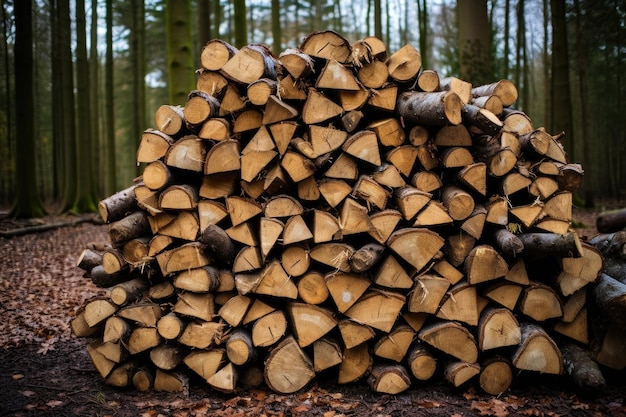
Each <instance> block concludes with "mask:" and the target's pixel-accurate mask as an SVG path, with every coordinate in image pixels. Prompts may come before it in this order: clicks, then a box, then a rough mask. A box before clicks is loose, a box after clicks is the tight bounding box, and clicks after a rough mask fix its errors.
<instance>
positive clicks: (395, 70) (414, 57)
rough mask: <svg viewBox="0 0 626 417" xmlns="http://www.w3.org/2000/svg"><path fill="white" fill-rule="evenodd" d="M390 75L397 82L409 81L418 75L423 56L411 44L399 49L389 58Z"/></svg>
mask: <svg viewBox="0 0 626 417" xmlns="http://www.w3.org/2000/svg"><path fill="white" fill-rule="evenodd" d="M386 64H387V68H389V77H391V79H393V80H394V81H397V82H401V83H402V82H407V81H410V80H412V79H414V78H416V77H417V74H418V73H419V70H420V68H421V67H422V57H421V55H420V53H419V52H418V51H417V49H415V47H414V46H413V45H411V44H406V45H404V46H403V47H402V48H400V49H398V50H397V51H396V52H394V53H393V54H392V55H391V56H390V57H389V58H388V59H387V62H386Z"/></svg>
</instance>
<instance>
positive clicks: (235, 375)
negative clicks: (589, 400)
mask: <svg viewBox="0 0 626 417" xmlns="http://www.w3.org/2000/svg"><path fill="white" fill-rule="evenodd" d="M202 66H203V68H202V69H200V70H199V71H198V78H197V90H194V91H191V92H190V93H189V97H188V101H187V103H186V104H185V106H184V107H178V106H172V105H163V106H161V107H160V108H159V109H158V111H157V112H156V114H155V126H154V128H149V129H147V130H146V131H145V132H144V134H143V136H142V138H141V143H140V145H139V148H138V150H137V162H138V163H143V164H144V170H143V176H142V177H140V178H139V179H138V180H137V182H136V183H134V184H132V185H130V186H129V187H128V188H127V189H125V190H122V191H120V192H118V193H116V194H114V195H112V196H110V197H108V198H106V199H104V200H102V201H101V202H100V205H99V209H100V214H101V215H102V217H103V219H104V220H105V221H106V222H107V223H109V237H110V242H109V243H110V245H109V246H108V247H106V248H100V250H96V249H94V248H86V249H85V250H84V251H83V253H82V255H81V256H80V259H79V262H78V266H79V267H81V268H82V269H83V270H85V271H86V274H85V275H86V277H89V278H90V279H91V280H92V281H93V283H94V284H95V285H97V286H99V287H104V288H110V292H109V296H107V297H101V298H98V299H93V300H89V301H88V302H86V303H85V304H84V306H82V307H81V308H80V309H79V311H78V312H77V315H76V317H75V318H74V319H73V320H72V330H73V332H74V334H75V335H76V336H79V337H88V338H91V339H92V340H93V341H92V342H91V343H90V344H89V345H88V347H87V350H88V352H89V355H90V357H91V359H92V361H93V363H94V365H95V367H96V369H97V370H98V372H99V373H100V375H101V376H102V378H104V380H105V381H106V383H107V384H111V385H114V386H134V387H135V388H136V389H138V390H141V391H147V390H150V389H154V390H163V391H171V392H176V391H183V390H185V389H186V388H187V387H188V383H189V378H190V377H191V376H193V377H194V379H200V380H204V381H206V383H207V384H208V385H209V386H211V387H212V388H214V389H216V390H219V391H222V392H233V391H235V390H236V389H237V388H238V387H250V386H259V385H263V384H265V385H266V386H268V387H269V388H270V389H272V390H274V391H276V392H279V393H291V392H295V391H298V390H300V389H302V388H303V387H305V386H307V384H309V383H310V382H311V381H312V380H313V379H314V378H315V377H316V375H318V374H320V373H323V375H324V378H329V377H330V378H334V379H335V380H336V381H337V382H338V383H340V384H347V383H352V382H355V381H359V380H362V381H367V383H368V384H369V386H370V387H371V389H372V390H373V391H375V392H380V393H390V394H396V393H399V392H402V391H404V390H406V389H408V388H409V387H410V386H411V385H412V384H413V383H414V382H415V381H424V380H428V379H431V378H433V377H434V375H436V374H437V372H436V371H437V370H439V371H440V372H439V375H444V376H445V378H446V379H447V380H448V381H449V382H450V383H451V384H453V385H454V386H459V385H461V384H464V383H466V382H468V381H470V380H473V381H475V382H477V383H479V384H480V386H481V387H482V388H483V390H484V391H485V392H487V393H490V394H499V393H501V392H503V391H505V390H506V389H508V387H509V386H510V384H511V382H512V380H513V376H514V375H515V374H516V373H517V372H518V370H523V371H533V372H538V373H550V374H562V373H565V372H568V373H569V372H570V371H568V368H567V367H565V366H564V364H565V363H568V360H570V358H571V357H572V356H573V353H571V352H574V353H579V354H580V351H582V354H581V355H580V356H581V357H582V359H581V358H577V359H576V361H577V362H576V363H587V362H590V363H592V364H594V365H595V362H593V360H595V361H598V362H600V363H601V364H603V365H606V366H621V367H622V368H623V367H624V366H625V364H624V363H623V362H622V361H623V358H622V357H621V356H623V355H621V356H620V355H619V354H618V355H616V354H614V353H612V352H611V349H610V346H612V345H610V344H609V343H617V342H615V341H613V342H611V341H610V340H609V339H610V338H613V339H615V338H617V339H618V340H623V338H624V334H623V332H622V333H621V335H620V334H619V332H615V331H614V332H612V333H611V332H610V331H607V332H605V333H603V334H602V335H595V334H594V333H592V332H589V331H588V328H589V326H588V317H589V316H588V314H589V309H590V308H591V307H592V305H591V303H590V302H588V301H587V292H590V291H591V290H590V289H591V288H592V287H591V285H592V284H593V283H594V282H595V281H597V280H598V278H599V277H600V274H601V270H602V268H603V256H602V254H601V252H600V251H599V250H598V249H596V248H595V247H594V246H593V245H591V244H590V243H586V242H582V241H581V240H580V239H579V238H578V237H577V235H576V234H575V233H574V232H572V231H571V229H570V221H571V218H572V217H571V216H572V193H573V192H575V191H576V189H577V188H578V186H579V185H580V183H581V181H582V176H583V171H582V168H581V167H580V165H578V164H574V163H570V162H569V161H568V159H567V155H566V153H565V151H564V149H563V146H562V145H561V143H560V142H559V137H555V136H552V135H551V134H550V133H548V132H546V131H545V130H544V129H541V128H535V127H534V126H533V125H532V121H531V120H530V119H529V117H528V116H527V115H526V114H524V113H523V112H521V111H519V110H515V109H514V108H513V107H511V106H512V105H513V104H514V103H515V100H516V98H517V90H516V88H515V86H514V85H513V84H512V83H511V82H510V81H508V80H501V81H497V82H494V83H492V84H489V85H484V86H472V85H471V84H470V83H468V82H466V81H463V80H461V79H458V78H454V77H449V78H440V77H439V75H438V74H437V72H435V71H432V70H430V69H423V68H421V58H420V54H419V52H418V51H417V50H416V49H415V48H414V47H412V46H411V45H406V46H404V47H402V48H401V49H399V50H398V51H396V52H393V53H392V52H391V51H387V49H386V46H385V44H384V43H383V42H381V41H380V40H379V39H376V38H373V37H370V38H365V39H362V40H359V41H357V42H354V43H352V44H350V43H349V42H348V41H347V40H346V39H344V38H343V37H342V36H340V35H339V34H337V33H335V32H331V31H326V32H315V33H312V34H310V35H309V36H308V37H307V38H306V39H305V40H304V41H303V42H302V44H301V45H300V46H299V47H298V48H297V49H288V50H285V51H284V52H283V53H281V54H280V56H278V57H276V56H273V55H272V54H271V53H270V51H269V50H268V49H267V48H265V47H262V46H259V45H249V46H245V47H243V48H241V49H236V48H234V47H232V46H231V45H228V44H227V43H225V42H223V41H219V40H213V41H210V42H208V43H207V44H206V45H205V46H204V48H203V51H202ZM600 282H601V283H604V279H600ZM607 285H608V284H607ZM607 288H608V287H607ZM611 288H612V287H611ZM607 292H610V291H609V290H607ZM594 305H595V303H594ZM616 305H617V304H616ZM612 308H613V309H615V308H617V307H615V306H614V307H612ZM605 327H606V326H605ZM614 333H616V334H614ZM620 338H621V339H620ZM605 339H606V341H607V342H606V343H604V342H603V341H604V340H605ZM591 341H594V345H598V347H597V348H596V349H595V350H593V349H590V348H589V347H588V346H589V344H590V342H591ZM581 347H582V348H581ZM592 359H593V360H592ZM616 363H617V365H615V364H616ZM596 367H597V365H596ZM582 384H583V385H584V384H585V383H584V382H583V383H582ZM587 385H588V384H587Z"/></svg>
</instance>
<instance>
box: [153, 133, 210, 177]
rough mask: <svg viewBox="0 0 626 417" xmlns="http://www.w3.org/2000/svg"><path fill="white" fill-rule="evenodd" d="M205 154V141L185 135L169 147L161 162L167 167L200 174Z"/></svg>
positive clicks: (194, 136)
mask: <svg viewBox="0 0 626 417" xmlns="http://www.w3.org/2000/svg"><path fill="white" fill-rule="evenodd" d="M206 153H207V145H206V141H204V140H203V139H200V138H199V137H198V136H196V135H187V136H183V137H182V138H180V139H178V140H177V141H176V142H174V144H173V145H172V146H170V148H169V149H168V150H167V153H166V154H165V156H164V157H163V162H165V164H166V165H167V166H169V167H174V168H180V169H182V170H186V171H192V172H202V171H203V169H204V160H205V158H206Z"/></svg>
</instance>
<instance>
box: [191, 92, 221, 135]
mask: <svg viewBox="0 0 626 417" xmlns="http://www.w3.org/2000/svg"><path fill="white" fill-rule="evenodd" d="M219 108H220V102H219V101H218V100H217V99H216V98H215V97H213V96H211V95H210V94H208V93H207V92H206V91H202V90H193V91H191V92H190V93H189V95H188V96H187V102H186V103H185V108H184V109H183V114H184V117H185V121H186V122H187V123H188V124H190V125H191V126H194V127H196V126H200V125H201V124H202V123H204V122H205V121H206V120H207V119H209V118H211V117H215V116H217V115H218V112H219Z"/></svg>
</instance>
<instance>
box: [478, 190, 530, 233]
mask: <svg viewBox="0 0 626 417" xmlns="http://www.w3.org/2000/svg"><path fill="white" fill-rule="evenodd" d="M540 207H541V206H540ZM485 208H486V209H487V217H486V218H485V221H486V222H488V223H492V224H499V225H501V226H506V225H507V224H508V223H509V203H508V201H507V199H506V198H504V197H502V196H493V197H491V198H490V199H489V202H487V204H486V206H485ZM515 209H516V208H515V207H513V208H511V211H513V210H515ZM538 212H541V210H539V211H538ZM533 213H534V212H533ZM535 218H536V217H535ZM533 220H534V219H533Z"/></svg>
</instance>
